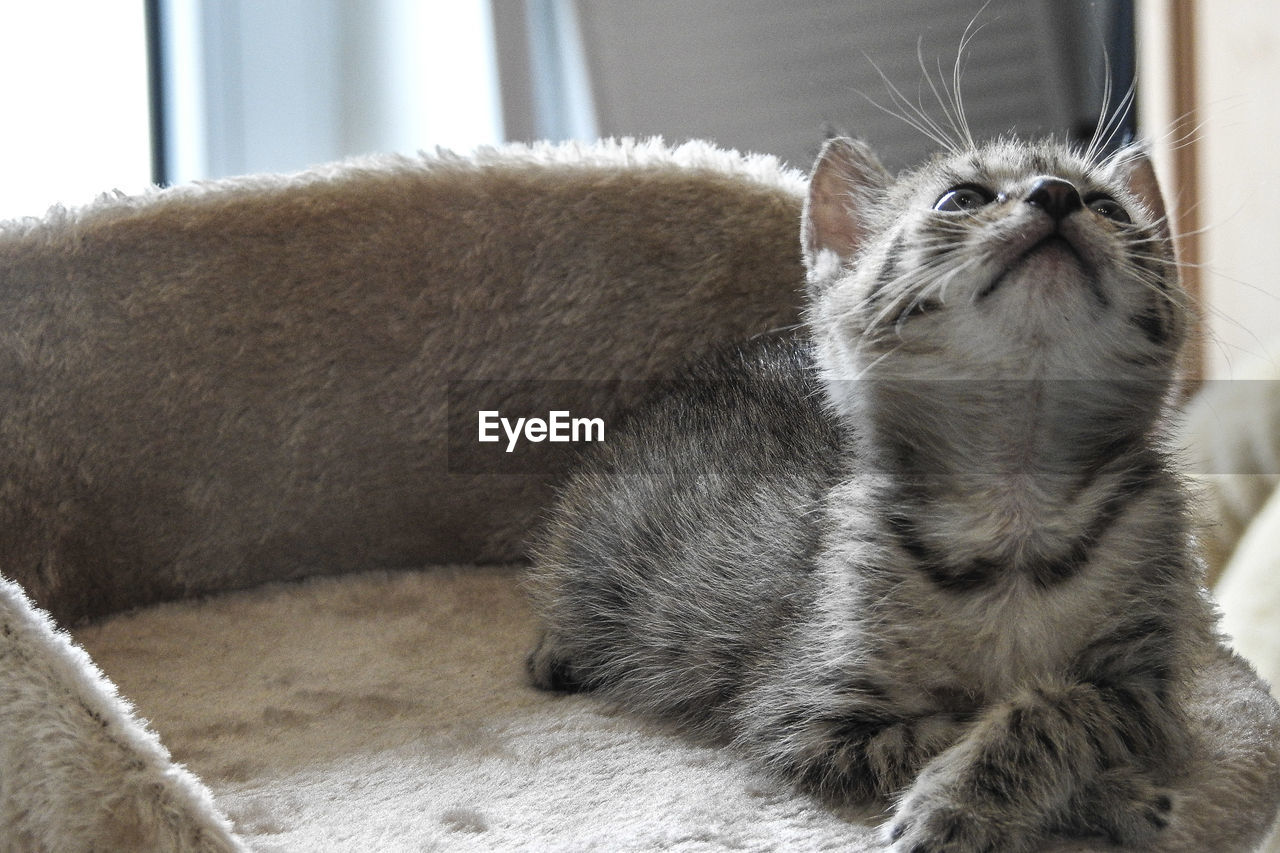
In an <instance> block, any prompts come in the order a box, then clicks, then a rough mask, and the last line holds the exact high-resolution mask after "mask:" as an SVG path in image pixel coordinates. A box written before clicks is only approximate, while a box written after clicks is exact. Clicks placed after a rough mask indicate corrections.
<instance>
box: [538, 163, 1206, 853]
mask: <svg viewBox="0 0 1280 853" xmlns="http://www.w3.org/2000/svg"><path fill="white" fill-rule="evenodd" d="M1047 179H1054V180H1047ZM1046 181H1047V182H1046ZM1063 181H1065V182H1068V183H1069V184H1070V185H1071V186H1072V187H1073V188H1074V189H1072V190H1070V191H1068V189H1067V188H1065V187H1064V185H1063V184H1062V182H1063ZM957 187H959V188H969V189H970V190H971V192H968V191H967V192H966V194H964V198H965V199H967V202H973V203H974V207H973V209H964V210H952V209H948V204H946V203H944V201H943V200H945V199H946V197H947V193H948V192H950V191H953V190H954V189H955V188H957ZM1072 192H1074V193H1077V194H1078V197H1077V196H1073V195H1072V194H1071V193H1072ZM1055 193H1056V195H1055ZM978 202H981V203H978ZM937 207H941V208H943V209H935V208H937ZM1163 216H1164V213H1163V206H1162V203H1161V201H1160V199H1159V195H1158V190H1157V189H1156V187H1155V182H1154V178H1153V177H1152V174H1151V170H1150V164H1149V163H1148V162H1147V160H1146V158H1145V156H1144V155H1143V154H1142V153H1141V152H1140V151H1135V150H1125V151H1121V152H1120V153H1119V154H1117V155H1114V156H1113V157H1111V158H1110V159H1107V160H1102V161H1100V160H1097V159H1095V158H1093V157H1091V156H1089V155H1087V154H1081V153H1077V152H1074V151H1071V150H1069V149H1066V148H1063V147H1060V146H1057V145H1054V144H1051V143H1043V144H1022V143H1014V142H1009V141H1001V142H997V143H995V144H992V145H989V146H987V147H984V148H978V149H973V150H963V151H955V152H951V153H949V154H946V155H942V156H940V157H939V158H937V159H936V160H934V161H932V162H930V163H928V164H926V165H924V166H923V167H921V168H920V169H918V170H915V171H913V172H910V173H907V174H906V175H904V176H901V177H899V178H897V179H891V178H890V177H889V176H888V175H887V174H886V173H885V171H884V169H883V168H882V167H880V165H879V164H878V162H877V161H876V160H875V159H874V156H873V155H871V153H870V152H869V151H867V150H866V149H865V148H864V147H863V146H861V145H859V144H857V143H853V142H850V141H848V140H834V141H832V142H830V143H828V146H827V148H826V149H825V150H824V153H823V155H822V157H820V159H819V161H818V164H817V166H816V167H815V170H814V173H813V176H812V179H811V187H810V197H809V202H808V205H807V208H806V213H805V222H804V227H803V232H802V242H803V246H804V250H805V252H806V257H807V263H808V268H809V284H808V299H809V304H808V331H809V333H808V335H806V336H804V337H803V338H798V339H794V340H782V341H769V342H764V343H758V344H756V345H754V346H752V347H747V348H744V349H743V350H741V351H740V352H737V353H734V354H731V355H727V356H725V357H723V358H721V359H720V360H718V361H714V362H709V363H704V364H701V365H699V366H696V367H695V368H693V369H692V370H691V372H690V374H689V376H688V377H687V379H688V381H687V382H686V383H684V384H683V386H681V387H679V388H677V389H676V390H669V391H668V393H666V394H665V395H664V396H662V397H661V398H659V399H657V400H656V401H654V402H653V403H652V404H651V405H650V406H649V407H648V408H647V409H645V410H644V411H642V412H640V413H639V414H637V415H636V416H635V417H634V418H633V420H632V421H631V423H630V424H629V425H628V427H627V428H626V429H625V430H621V431H618V432H616V433H615V434H614V435H613V436H612V437H611V439H610V441H609V442H608V443H607V444H605V445H603V446H601V447H599V448H597V449H596V450H597V452H595V453H594V454H593V455H592V456H590V457H589V458H588V459H587V460H586V461H585V462H584V464H583V465H582V467H581V468H580V469H579V470H578V472H577V474H576V475H575V476H574V477H573V478H572V479H571V480H570V482H569V483H568V485H567V486H566V488H565V489H564V491H563V494H562V497H561V500H560V502H559V504H558V505H557V507H556V509H555V510H554V512H553V514H552V516H551V518H550V521H549V524H548V526H547V528H546V530H545V531H544V533H543V535H542V537H541V539H540V540H539V543H538V546H537V548H536V559H535V563H534V566H533V567H532V569H531V571H530V574H529V581H528V586H529V590H530V592H531V595H532V598H533V600H534V602H535V604H536V606H537V608H538V610H539V611H540V612H541V614H542V617H543V619H544V624H545V633H544V636H543V638H542V640H541V642H540V644H539V646H538V647H537V648H536V649H535V650H534V652H533V653H532V654H531V655H530V658H529V666H530V671H531V674H532V677H533V680H534V683H535V684H538V685H539V686H542V687H545V688H550V689H561V690H566V689H591V690H596V691H598V692H599V693H601V694H602V695H604V696H606V697H608V698H610V699H612V700H615V701H617V702H620V703H622V704H624V705H626V706H629V707H632V708H636V709H638V710H641V711H644V712H649V713H655V714H660V715H664V716H667V717H671V718H675V719H678V720H680V721H681V722H683V723H684V724H686V725H687V726H689V727H691V728H692V729H693V730H695V731H698V732H701V733H704V734H706V735H708V736H711V737H714V738H719V739H723V740H727V741H731V742H733V743H735V744H736V745H737V746H738V748H740V749H742V750H744V751H745V752H747V753H748V754H751V755H753V756H755V757H756V758H757V759H758V760H760V761H761V762H762V763H763V764H764V765H766V766H767V767H769V768H772V769H773V770H774V771H776V772H778V773H780V774H782V775H784V776H786V777H788V778H791V779H792V780H794V781H795V782H796V783H798V784H800V785H801V786H803V787H805V788H807V789H810V790H812V791H815V792H817V793H818V794H820V795H823V796H826V797H830V798H833V799H836V800H840V801H845V800H881V801H887V802H891V803H893V804H894V806H893V807H894V814H893V817H892V819H891V820H889V821H888V822H887V823H886V828H885V833H886V837H887V840H888V843H890V844H891V845H893V849H894V850H895V851H915V853H922V852H923V853H943V851H947V853H969V851H975V852H976V851H984V850H1000V851H1023V850H1033V849H1037V846H1038V845H1039V844H1040V843H1041V841H1042V840H1043V838H1044V837H1045V836H1046V835H1049V834H1055V833H1057V834H1064V833H1065V834H1085V835H1097V834H1102V835H1105V836H1108V837H1110V838H1112V839H1113V840H1116V841H1118V842H1122V843H1131V844H1143V843H1152V842H1156V843H1158V837H1159V834H1160V832H1161V830H1162V829H1163V828H1164V827H1166V826H1167V825H1168V824H1169V822H1170V821H1173V820H1176V819H1177V815H1178V807H1177V803H1175V802H1174V801H1173V799H1172V798H1171V796H1170V795H1169V794H1168V793H1167V791H1166V789H1165V785H1166V784H1167V783H1168V782H1169V781H1170V779H1171V778H1172V776H1173V775H1174V774H1176V773H1177V771H1178V763H1179V755H1180V749H1181V745H1182V744H1183V743H1184V741H1185V737H1184V736H1183V726H1184V722H1183V719H1182V712H1181V710H1180V707H1181V706H1180V696H1181V695H1182V691H1183V689H1184V685H1185V684H1186V681H1187V678H1188V672H1187V671H1186V670H1185V664H1184V661H1187V660H1189V659H1190V656H1191V655H1192V653H1193V652H1194V651H1195V650H1196V649H1198V648H1200V647H1202V646H1203V645H1204V644H1207V643H1210V642H1212V632H1213V627H1212V619H1211V612H1210V608H1209V607H1208V605H1207V604H1206V602H1205V599H1204V597H1203V594H1202V591H1201V587H1200V584H1199V567H1198V565H1197V563H1196V562H1195V560H1194V559H1193V558H1192V556H1191V553H1190V548H1189V541H1188V540H1189V537H1188V532H1187V521H1186V517H1185V516H1186V511H1185V507H1184V498H1183V491H1182V488H1181V486H1180V484H1179V482H1178V480H1177V478H1176V476H1175V475H1174V474H1173V473H1172V472H1171V470H1170V466H1169V462H1168V460H1167V458H1166V456H1165V454H1164V452H1163V450H1162V447H1161V442H1160V438H1159V434H1160V424H1161V422H1162V420H1161V419H1162V415H1163V413H1164V407H1165V401H1166V399H1167V397H1168V396H1169V394H1168V391H1169V386H1170V382H1171V379H1172V371H1173V367H1174V363H1175V359H1176V356H1177V351H1178V348H1179V346H1180V344H1181V341H1182V338H1183V336H1184V334H1185V325H1186V311H1185V300H1184V297H1183V294H1182V291H1181V290H1179V285H1178V281H1177V271H1176V270H1177V268H1176V264H1175V262H1174V258H1173V254H1172V249H1171V246H1170V243H1169V235H1168V230H1167V228H1166V227H1165V225H1164V221H1163Z"/></svg>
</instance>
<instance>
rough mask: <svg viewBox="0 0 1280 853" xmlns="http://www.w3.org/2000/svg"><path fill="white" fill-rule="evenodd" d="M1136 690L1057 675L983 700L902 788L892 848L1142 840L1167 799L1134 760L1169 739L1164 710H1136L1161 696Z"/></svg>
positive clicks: (942, 852)
mask: <svg viewBox="0 0 1280 853" xmlns="http://www.w3.org/2000/svg"><path fill="white" fill-rule="evenodd" d="M1143 692H1144V691H1142V690H1141V688H1137V689H1135V690H1132V691H1127V692H1125V693H1124V695H1118V694H1117V692H1116V691H1113V690H1109V689H1106V688H1102V687H1099V686H1097V685H1088V684H1064V685H1058V686H1054V687H1048V686H1046V687H1041V688H1038V689H1033V690H1027V691H1025V692H1024V693H1023V694H1022V695H1020V696H1018V697H1017V698H1016V699H1014V700H1012V701H1010V702H1006V703H1004V704H1002V705H999V706H996V707H994V708H992V709H991V710H990V711H989V712H988V713H987V714H985V715H984V716H983V717H982V718H980V719H979V720H978V722H977V723H976V724H975V726H974V728H973V730H972V731H971V732H970V733H969V734H968V735H966V736H965V737H964V738H963V739H962V740H961V741H960V742H958V743H957V744H955V746H953V747H951V748H950V749H948V750H947V751H945V752H943V753H942V754H940V755H939V756H938V757H937V758H936V759H934V760H933V761H932V762H930V763H929V765H928V766H926V767H925V769H924V771H923V772H922V773H921V774H920V777H919V779H917V780H916V782H915V784H914V785H912V786H911V788H910V789H909V790H908V791H907V792H906V794H905V796H903V797H902V799H901V801H900V803H899V805H898V808H897V810H896V813H895V814H894V817H893V819H892V820H891V821H890V823H889V824H888V827H887V832H888V838H889V840H890V841H891V842H893V844H894V847H893V850H894V851H901V852H902V853H979V851H1003V853H1019V852H1020V851H1028V850H1033V849H1036V845H1037V844H1038V842H1039V841H1040V839H1041V838H1042V837H1043V835H1044V834H1045V833H1047V832H1049V831H1051V830H1053V829H1055V828H1061V827H1073V828H1076V829H1088V830H1089V831H1097V832H1105V833H1106V834H1109V835H1111V836H1112V837H1114V838H1116V840H1118V841H1121V842H1124V843H1141V842H1144V841H1149V840H1150V839H1151V838H1153V837H1154V836H1155V835H1156V834H1158V833H1159V831H1160V830H1161V829H1162V828H1163V827H1164V826H1165V825H1166V824H1167V822H1168V818H1169V814H1170V809H1171V806H1172V802H1171V800H1170V799H1169V797H1168V794H1167V793H1166V792H1164V791H1163V790H1161V789H1160V788H1159V787H1158V786H1156V785H1155V784H1153V782H1152V781H1151V780H1150V778H1149V777H1147V776H1146V775H1145V774H1144V773H1143V772H1142V771H1141V770H1139V769H1138V768H1137V767H1135V766H1134V764H1135V761H1137V760H1139V759H1138V756H1142V755H1146V756H1151V755H1155V754H1156V753H1155V752H1154V751H1152V749H1153V747H1154V746H1155V744H1157V743H1168V742H1169V740H1170V738H1169V736H1168V735H1169V733H1168V732H1167V731H1161V728H1162V726H1164V725H1166V724H1167V723H1168V722H1169V720H1168V719H1167V718H1165V719H1162V718H1161V716H1162V715H1161V714H1160V713H1156V714H1151V715H1146V714H1142V713H1140V712H1138V711H1139V710H1140V709H1142V708H1144V707H1145V708H1147V709H1152V708H1154V707H1156V706H1158V705H1159V704H1160V703H1159V702H1158V697H1156V696H1154V695H1147V696H1144V695H1141V694H1142V693H1143ZM1103 798H1109V801H1108V802H1102V800H1103Z"/></svg>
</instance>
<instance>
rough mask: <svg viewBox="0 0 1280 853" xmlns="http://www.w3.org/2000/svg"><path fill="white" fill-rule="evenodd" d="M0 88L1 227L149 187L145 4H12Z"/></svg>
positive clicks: (1, 46) (1, 47)
mask: <svg viewBox="0 0 1280 853" xmlns="http://www.w3.org/2000/svg"><path fill="white" fill-rule="evenodd" d="M0 79H3V80H4V81H5V86H4V90H3V95H0V103H2V104H3V115H4V132H3V133H0V188H3V189H2V190H0V219H10V218H15V217H19V216H40V215H43V214H44V212H45V211H46V210H47V209H48V207H49V205H50V204H52V203H53V202H65V203H69V204H82V203H85V202H88V201H91V200H92V199H93V198H94V197H95V196H96V195H98V194H99V193H101V192H103V191H107V190H112V189H120V190H123V191H125V192H137V191H139V190H142V189H144V188H145V187H146V186H147V185H148V183H149V182H150V180H151V153H150V152H151V147H150V124H149V122H150V118H149V113H148V99H147V49H146V26H145V19H144V8H143V3H141V2H120V0H114V2H106V3H103V2H86V0H41V2H39V3H6V4H4V7H3V10H2V11H0Z"/></svg>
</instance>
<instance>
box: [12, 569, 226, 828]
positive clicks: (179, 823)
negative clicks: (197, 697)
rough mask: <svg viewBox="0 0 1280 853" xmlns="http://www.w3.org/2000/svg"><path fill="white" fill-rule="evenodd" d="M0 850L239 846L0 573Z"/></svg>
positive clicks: (195, 783)
mask: <svg viewBox="0 0 1280 853" xmlns="http://www.w3.org/2000/svg"><path fill="white" fill-rule="evenodd" d="M0 635H2V636H3V642H2V643H0V850H5V851H46V850H47V851H88V850H104V851H106V850H112V851H115V850H120V851H124V850H131V851H144V853H145V851H156V853H159V851H172V853H228V851H233V850H238V849H240V844H239V842H238V841H237V839H236V838H235V837H234V836H233V834H232V832H231V826H230V824H229V823H228V822H227V820H226V819H225V818H224V817H223V816H222V815H221V814H220V813H219V812H218V811H217V809H216V808H215V807H214V806H213V802H212V800H211V799H210V796H209V792H208V791H207V790H206V789H205V787H204V786H203V785H202V784H201V783H200V781H199V780H197V779H196V778H195V777H194V776H192V775H191V774H190V773H188V772H187V771H186V770H184V769H182V768H181V767H180V766H178V765H175V764H174V763H173V762H172V761H171V759H170V756H169V754H168V752H167V751H166V750H165V748H164V747H163V746H161V745H160V742H159V740H158V739H157V738H156V737H155V735H154V734H153V733H151V732H150V731H148V730H146V729H145V728H144V727H143V726H142V724H141V723H140V721H139V720H138V719H137V717H136V716H134V714H133V712H132V709H131V708H130V707H129V705H128V703H127V702H126V701H125V700H124V699H122V698H121V697H120V696H119V694H118V693H117V691H116V689H115V686H114V685H112V684H111V682H110V681H108V680H107V679H106V678H104V677H103V676H102V675H101V673H100V672H99V671H98V669H97V667H96V666H94V664H93V662H92V661H91V660H90V659H89V657H88V656H87V655H86V654H85V653H84V652H83V651H82V650H81V649H80V648H79V647H77V646H75V645H73V644H72V642H71V641H70V640H69V638H68V637H67V636H66V635H64V634H62V633H60V632H58V631H56V630H55V628H54V626H53V625H52V623H51V622H50V621H49V619H48V617H47V616H46V615H45V614H43V613H41V612H40V611H38V610H37V609H35V608H33V607H32V606H31V602H30V600H29V599H28V598H27V597H26V595H25V594H24V593H23V592H22V590H21V589H20V588H19V587H18V586H17V585H16V584H14V583H11V582H9V581H5V580H0Z"/></svg>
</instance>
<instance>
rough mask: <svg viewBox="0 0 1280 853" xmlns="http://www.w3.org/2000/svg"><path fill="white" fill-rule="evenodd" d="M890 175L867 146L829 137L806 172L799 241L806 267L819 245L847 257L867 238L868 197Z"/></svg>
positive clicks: (884, 184)
mask: <svg viewBox="0 0 1280 853" xmlns="http://www.w3.org/2000/svg"><path fill="white" fill-rule="evenodd" d="M890 180H891V176H890V175H889V173H888V171H886V170H885V168H884V166H882V165H880V161H879V160H878V159H877V158H876V155H875V154H874V153H872V151H871V149H870V148H869V147H867V146H866V145H865V144H864V143H862V142H859V141H857V140H853V139H846V138H837V139H830V140H828V141H827V143H826V145H824V146H823V147H822V152H821V153H820V154H819V155H818V161H817V162H816V163H815V164H814V167H813V173H812V174H811V175H810V176H809V198H808V199H807V200H806V201H805V205H804V225H803V230H802V235H801V239H802V244H803V247H804V257H805V263H806V265H808V266H809V267H810V268H812V267H813V265H814V263H815V261H816V260H817V257H818V254H819V253H820V252H823V251H830V252H835V254H836V255H838V256H839V257H840V258H842V259H843V258H850V257H852V256H853V255H854V254H855V253H857V251H858V249H859V248H860V247H861V246H862V244H863V242H864V241H865V240H866V239H867V237H868V234H869V230H868V222H867V209H868V207H869V202H870V201H871V200H872V199H874V198H875V197H876V196H878V195H880V194H881V193H882V192H883V191H884V189H885V187H887V186H888V185H889V181H890Z"/></svg>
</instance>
